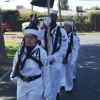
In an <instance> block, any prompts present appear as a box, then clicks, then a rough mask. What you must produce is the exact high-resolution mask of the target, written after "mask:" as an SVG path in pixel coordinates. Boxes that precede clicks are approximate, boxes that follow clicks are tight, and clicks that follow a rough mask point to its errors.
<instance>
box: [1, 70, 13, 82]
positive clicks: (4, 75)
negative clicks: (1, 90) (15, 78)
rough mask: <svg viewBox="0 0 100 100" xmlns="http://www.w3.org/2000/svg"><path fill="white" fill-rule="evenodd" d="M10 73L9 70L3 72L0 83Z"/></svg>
mask: <svg viewBox="0 0 100 100" xmlns="http://www.w3.org/2000/svg"><path fill="white" fill-rule="evenodd" d="M10 72H11V69H10V70H8V71H7V72H5V73H4V74H3V75H2V76H1V78H0V81H2V80H3V79H4V78H6V76H7V75H8V74H9V73H10Z"/></svg>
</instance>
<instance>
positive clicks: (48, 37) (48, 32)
mask: <svg viewBox="0 0 100 100" xmlns="http://www.w3.org/2000/svg"><path fill="white" fill-rule="evenodd" d="M47 5H48V17H50V0H48V1H47ZM47 39H48V55H49V54H50V25H49V26H48V30H47Z"/></svg>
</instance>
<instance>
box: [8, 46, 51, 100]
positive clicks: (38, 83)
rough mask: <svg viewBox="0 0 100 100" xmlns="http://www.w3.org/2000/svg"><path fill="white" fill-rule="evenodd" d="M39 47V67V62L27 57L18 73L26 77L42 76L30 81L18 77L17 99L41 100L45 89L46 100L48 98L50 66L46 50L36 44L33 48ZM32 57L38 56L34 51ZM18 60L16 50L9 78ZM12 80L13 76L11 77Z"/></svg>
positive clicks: (23, 56) (49, 93) (49, 92)
mask: <svg viewBox="0 0 100 100" xmlns="http://www.w3.org/2000/svg"><path fill="white" fill-rule="evenodd" d="M37 48H39V49H40V60H41V62H42V63H43V66H42V67H41V69H40V68H39V64H38V63H36V62H35V61H33V60H32V59H27V60H26V62H25V65H24V68H23V69H22V70H20V73H21V74H22V75H24V76H26V77H29V76H35V75H39V74H41V76H42V77H40V78H38V79H36V80H33V81H31V82H25V81H23V80H22V79H21V78H18V81H17V100H42V96H43V91H45V95H46V97H47V99H46V100H50V99H49V96H50V95H51V89H50V88H51V85H50V84H51V83H50V67H49V65H48V61H47V53H46V51H45V50H44V49H43V48H42V47H40V46H39V45H38V44H37V45H36V46H35V48H34V49H33V51H34V50H36V49H37ZM33 51H32V52H33ZM25 52H26V53H27V51H26V48H25V49H24V53H23V55H22V57H21V60H22V61H23V59H24V58H25V57H26V55H25ZM32 56H33V57H37V58H38V57H39V55H38V54H36V52H35V53H34V54H33V55H32ZM17 60H18V51H17V52H16V55H15V57H14V61H13V68H12V72H11V75H10V78H11V76H12V74H13V71H14V68H15V65H16V62H17ZM11 80H13V78H11Z"/></svg>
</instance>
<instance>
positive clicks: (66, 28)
mask: <svg viewBox="0 0 100 100" xmlns="http://www.w3.org/2000/svg"><path fill="white" fill-rule="evenodd" d="M64 29H65V30H66V31H67V32H69V31H70V30H71V26H70V25H68V24H64Z"/></svg>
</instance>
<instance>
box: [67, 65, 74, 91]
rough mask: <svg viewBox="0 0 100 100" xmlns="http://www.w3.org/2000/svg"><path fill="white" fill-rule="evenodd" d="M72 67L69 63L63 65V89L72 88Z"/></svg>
mask: <svg viewBox="0 0 100 100" xmlns="http://www.w3.org/2000/svg"><path fill="white" fill-rule="evenodd" d="M73 67H74V66H71V65H69V64H66V65H65V68H66V73H65V90H66V91H71V90H72V89H73Z"/></svg>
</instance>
